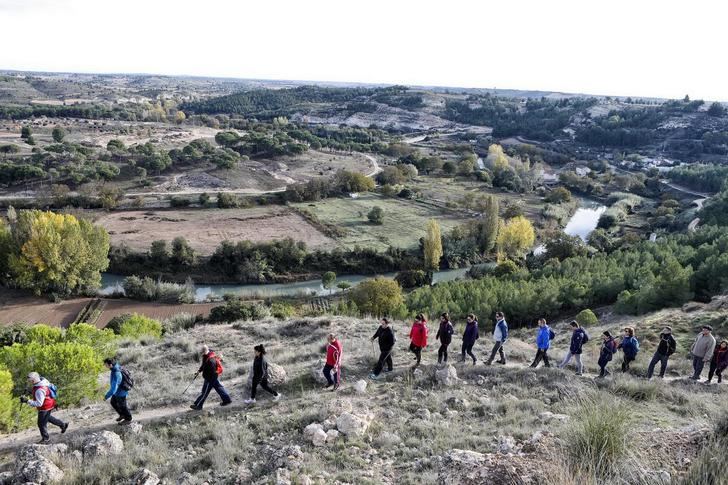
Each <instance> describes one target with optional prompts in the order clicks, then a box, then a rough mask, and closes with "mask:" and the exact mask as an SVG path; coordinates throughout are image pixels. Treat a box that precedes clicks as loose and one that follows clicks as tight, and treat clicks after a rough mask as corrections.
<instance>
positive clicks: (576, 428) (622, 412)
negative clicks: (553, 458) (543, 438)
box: [564, 397, 632, 478]
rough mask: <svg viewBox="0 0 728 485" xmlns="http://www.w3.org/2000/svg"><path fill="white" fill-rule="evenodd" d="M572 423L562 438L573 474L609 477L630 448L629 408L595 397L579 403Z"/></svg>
mask: <svg viewBox="0 0 728 485" xmlns="http://www.w3.org/2000/svg"><path fill="white" fill-rule="evenodd" d="M571 423H572V424H571V426H570V427H569V428H568V429H567V431H566V433H565V440H564V441H565V446H566V450H567V452H568V458H569V463H570V465H571V467H572V469H573V471H574V473H575V474H577V473H586V474H587V475H591V474H595V475H597V476H598V477H600V478H606V477H608V476H609V475H610V473H611V472H612V471H613V470H614V469H615V467H616V466H617V463H618V461H619V460H620V459H621V458H623V457H624V456H626V455H627V454H628V452H629V450H630V441H629V436H630V431H631V424H632V413H631V411H630V409H629V408H628V407H627V406H626V405H624V404H623V403H622V402H620V401H616V402H615V401H612V400H610V401H606V400H604V399H600V398H597V397H594V398H592V399H586V400H583V401H581V402H580V403H579V408H578V409H577V411H576V413H575V416H574V418H573V420H572V422H571Z"/></svg>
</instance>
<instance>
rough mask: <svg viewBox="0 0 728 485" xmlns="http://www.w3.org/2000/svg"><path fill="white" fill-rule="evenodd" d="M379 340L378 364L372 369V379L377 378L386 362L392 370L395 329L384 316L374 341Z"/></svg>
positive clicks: (390, 370) (373, 338) (388, 369)
mask: <svg viewBox="0 0 728 485" xmlns="http://www.w3.org/2000/svg"><path fill="white" fill-rule="evenodd" d="M374 340H379V360H378V361H377V365H375V366H374V369H372V373H371V374H369V377H370V378H371V379H376V378H377V377H379V374H380V373H381V372H382V369H383V368H384V364H387V372H392V351H393V350H394V342H395V338H394V331H393V330H392V327H390V326H389V320H388V319H386V318H382V323H381V325H380V326H379V328H378V329H377V331H376V332H374V336H373V337H372V341H374Z"/></svg>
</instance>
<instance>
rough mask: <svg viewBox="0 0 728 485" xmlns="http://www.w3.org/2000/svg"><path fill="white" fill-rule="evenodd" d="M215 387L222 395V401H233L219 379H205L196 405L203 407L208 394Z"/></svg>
mask: <svg viewBox="0 0 728 485" xmlns="http://www.w3.org/2000/svg"><path fill="white" fill-rule="evenodd" d="M213 389H215V392H217V394H218V395H219V396H220V399H222V402H224V403H229V402H232V399H230V395H229V394H228V393H227V391H226V390H225V388H224V387H223V385H222V384H220V380H219V379H209V380H208V379H205V382H204V383H203V384H202V391H201V392H200V395H199V396H198V397H197V399H195V407H197V408H200V409H202V405H203V404H205V400H206V399H207V396H209V395H210V391H212V390H213Z"/></svg>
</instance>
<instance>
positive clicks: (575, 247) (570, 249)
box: [546, 232, 586, 261]
mask: <svg viewBox="0 0 728 485" xmlns="http://www.w3.org/2000/svg"><path fill="white" fill-rule="evenodd" d="M585 255H586V245H585V244H584V241H583V240H582V239H581V238H580V237H579V236H569V235H568V234H566V233H563V232H561V233H559V234H558V235H557V236H555V237H553V238H551V239H549V240H548V241H546V256H547V257H548V258H556V259H558V260H559V261H563V260H564V259H566V258H571V257H573V256H585Z"/></svg>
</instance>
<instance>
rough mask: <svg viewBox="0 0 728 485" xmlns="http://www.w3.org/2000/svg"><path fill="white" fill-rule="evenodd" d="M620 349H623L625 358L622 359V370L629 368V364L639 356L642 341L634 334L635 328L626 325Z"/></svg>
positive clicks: (625, 370)
mask: <svg viewBox="0 0 728 485" xmlns="http://www.w3.org/2000/svg"><path fill="white" fill-rule="evenodd" d="M617 348H618V349H622V353H623V354H624V359H623V360H622V372H627V371H628V370H629V364H630V363H632V361H634V360H635V359H636V358H637V352H639V351H640V342H639V340H637V338H636V337H635V336H634V328H632V327H625V328H624V335H623V336H622V341H621V342H619V346H618V347H617Z"/></svg>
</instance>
